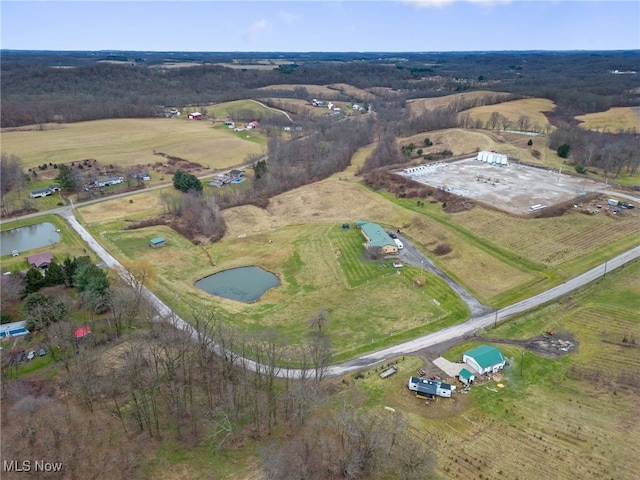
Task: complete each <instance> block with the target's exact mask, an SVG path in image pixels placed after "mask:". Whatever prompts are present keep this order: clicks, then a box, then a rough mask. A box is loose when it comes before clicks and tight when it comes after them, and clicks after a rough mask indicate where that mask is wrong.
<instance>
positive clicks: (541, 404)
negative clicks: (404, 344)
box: [347, 261, 640, 480]
mask: <svg viewBox="0 0 640 480" xmlns="http://www.w3.org/2000/svg"><path fill="white" fill-rule="evenodd" d="M639 292H640V262H637V261H636V262H634V263H632V264H630V265H628V266H626V267H623V268H622V269H620V270H617V271H614V272H612V273H611V275H607V278H606V279H603V280H600V281H598V282H595V283H593V284H591V285H590V286H588V287H586V288H584V289H582V290H580V291H578V292H576V293H574V294H572V295H571V296H570V297H566V298H564V299H562V300H561V301H559V302H557V303H554V304H551V305H548V306H546V307H543V308H541V309H538V310H536V311H534V312H530V313H528V314H526V315H523V316H519V317H517V318H514V319H512V320H510V321H508V322H507V323H505V324H503V325H499V326H498V328H497V329H495V330H489V331H488V332H487V333H486V335H487V337H491V338H513V339H516V340H519V339H528V338H531V337H534V336H537V335H541V334H543V333H544V332H546V331H547V330H551V331H553V332H555V333H562V334H569V335H572V336H573V338H574V340H575V342H576V345H577V346H576V349H575V350H574V351H573V352H571V353H569V354H567V355H565V356H563V357H561V358H558V359H551V358H546V357H542V356H540V355H537V354H535V353H533V352H531V351H525V353H524V364H522V363H521V361H522V358H523V355H522V349H521V348H520V347H517V346H512V345H507V344H494V345H495V346H496V347H497V348H499V349H500V350H501V351H502V352H503V354H504V355H505V356H506V357H507V358H509V359H510V361H511V364H510V365H509V366H507V368H506V370H505V371H504V374H503V375H502V377H501V378H500V379H499V380H497V381H489V382H487V383H483V384H478V385H475V386H473V387H472V388H471V391H470V392H469V393H468V394H462V393H455V394H454V396H453V397H452V398H451V399H440V400H438V401H437V402H433V401H432V402H430V404H429V405H425V403H424V400H420V399H417V398H416V397H415V395H414V394H413V393H412V392H410V391H409V390H408V389H407V387H406V381H407V377H408V376H409V375H414V374H415V371H416V369H417V368H419V367H420V366H422V363H421V361H418V362H416V361H415V359H413V358H409V357H407V358H406V359H405V358H401V359H399V363H398V367H399V371H400V372H401V374H400V375H397V376H394V377H391V378H389V379H387V380H381V379H380V378H379V377H378V375H377V373H376V371H374V370H373V369H371V370H366V371H364V372H363V374H364V376H365V379H363V380H358V381H357V383H356V386H355V390H356V391H355V392H354V391H349V392H348V393H347V394H348V395H349V396H350V398H361V397H362V396H363V395H365V396H366V399H367V400H366V402H365V404H364V405H366V406H368V407H370V408H371V409H373V411H374V412H380V414H384V413H385V412H384V411H383V407H384V406H385V405H390V406H391V407H393V408H395V409H396V412H400V413H401V414H402V415H403V416H404V418H405V419H407V420H408V421H409V423H410V425H411V429H412V430H413V431H414V432H416V433H419V434H420V436H421V438H428V439H430V440H431V441H434V442H435V443H434V450H435V452H436V454H437V457H438V460H437V470H436V473H438V474H439V475H440V477H442V478H457V479H461V480H471V479H479V478H483V479H487V478H490V479H496V478H505V479H516V478H519V479H533V478H554V479H555V478H558V479H572V478H585V479H586V478H589V479H591V478H598V479H604V478H607V479H609V478H615V479H621V480H626V479H633V478H636V476H637V462H638V460H637V452H638V451H640V423H639V422H638V420H637V415H638V403H639V402H640V389H638V380H637V372H638V371H639V369H640V354H639V349H640V347H639V345H640V300H639V299H640V295H639ZM625 338H626V339H627V340H626V341H625V340H624V339H625ZM481 343H491V342H490V341H489V342H477V343H471V342H466V343H461V344H459V345H457V346H456V347H455V348H453V349H451V350H450V351H449V352H448V353H447V354H445V356H446V357H447V358H449V359H450V360H452V361H461V357H462V353H463V352H464V351H466V350H469V349H471V348H473V347H475V346H477V345H479V344H481ZM498 382H500V383H502V384H503V385H504V388H497V383H498ZM456 384H457V385H458V388H459V389H460V388H462V386H461V384H459V383H457V382H456ZM358 392H361V393H358Z"/></svg>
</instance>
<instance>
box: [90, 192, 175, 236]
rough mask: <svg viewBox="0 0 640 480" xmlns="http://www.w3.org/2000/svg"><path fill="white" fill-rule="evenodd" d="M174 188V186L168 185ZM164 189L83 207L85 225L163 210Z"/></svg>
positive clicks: (136, 217) (136, 216)
mask: <svg viewBox="0 0 640 480" xmlns="http://www.w3.org/2000/svg"><path fill="white" fill-rule="evenodd" d="M167 188H170V189H172V190H173V187H167ZM163 190H164V189H161V190H151V191H143V192H141V193H137V194H135V195H131V196H127V197H120V198H114V199H112V200H105V201H104V202H99V203H94V204H92V205H86V206H84V207H82V208H81V209H80V210H79V212H80V215H81V216H82V220H83V222H84V224H85V225H87V226H91V225H100V224H103V223H110V222H115V221H119V220H124V219H126V220H134V219H142V218H147V217H151V216H153V215H158V214H160V213H162V212H163V204H162V201H161V199H160V198H161V195H162V192H163Z"/></svg>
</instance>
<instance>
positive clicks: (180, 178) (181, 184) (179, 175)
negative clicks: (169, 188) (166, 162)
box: [173, 170, 202, 192]
mask: <svg viewBox="0 0 640 480" xmlns="http://www.w3.org/2000/svg"><path fill="white" fill-rule="evenodd" d="M173 186H174V187H175V188H177V189H178V190H180V191H182V192H201V191H202V182H201V181H200V180H198V177H196V176H195V175H192V174H190V173H188V172H185V171H183V170H178V171H177V172H176V173H175V174H174V176H173Z"/></svg>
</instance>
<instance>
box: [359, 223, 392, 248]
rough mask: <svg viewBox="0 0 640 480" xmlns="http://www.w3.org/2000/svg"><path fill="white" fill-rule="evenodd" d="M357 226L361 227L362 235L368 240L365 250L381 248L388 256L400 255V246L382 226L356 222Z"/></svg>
mask: <svg viewBox="0 0 640 480" xmlns="http://www.w3.org/2000/svg"><path fill="white" fill-rule="evenodd" d="M356 225H359V226H360V229H361V230H360V231H361V232H362V235H363V236H364V238H366V239H367V242H366V243H365V244H364V246H365V248H367V249H369V248H379V249H381V250H382V251H383V252H384V253H385V254H387V255H389V254H397V253H398V245H396V243H395V242H394V241H393V238H391V237H390V236H389V234H388V233H387V232H385V230H384V228H382V227H381V226H380V225H378V224H377V223H369V222H363V223H359V222H356Z"/></svg>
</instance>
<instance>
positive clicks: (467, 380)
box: [458, 368, 476, 385]
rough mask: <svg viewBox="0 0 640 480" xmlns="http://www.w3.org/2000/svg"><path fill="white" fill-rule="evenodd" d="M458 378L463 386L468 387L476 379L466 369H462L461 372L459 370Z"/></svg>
mask: <svg viewBox="0 0 640 480" xmlns="http://www.w3.org/2000/svg"><path fill="white" fill-rule="evenodd" d="M458 378H459V379H460V381H461V382H462V383H464V384H465V385H469V384H471V383H473V382H474V380H475V379H476V376H475V375H474V374H473V373H471V372H470V371H469V370H467V369H466V368H463V369H462V370H460V373H459V374H458Z"/></svg>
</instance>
